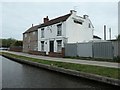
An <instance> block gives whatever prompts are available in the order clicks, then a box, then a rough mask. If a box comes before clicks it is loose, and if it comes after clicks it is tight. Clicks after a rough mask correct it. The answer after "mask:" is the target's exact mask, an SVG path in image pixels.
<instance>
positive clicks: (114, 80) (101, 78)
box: [2, 55, 120, 86]
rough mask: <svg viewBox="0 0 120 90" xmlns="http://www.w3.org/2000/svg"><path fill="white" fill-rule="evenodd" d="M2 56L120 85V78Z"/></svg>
mask: <svg viewBox="0 0 120 90" xmlns="http://www.w3.org/2000/svg"><path fill="white" fill-rule="evenodd" d="M2 56H4V57H6V58H8V59H11V60H13V61H17V62H20V63H24V64H28V65H32V66H35V67H40V68H44V69H48V70H52V71H56V72H60V73H64V74H69V75H72V76H77V77H82V78H86V79H90V80H95V81H99V82H103V83H107V84H111V85H116V86H120V80H118V79H113V78H109V77H103V76H100V75H95V74H90V73H84V72H79V71H75V70H70V69H64V68H60V67H56V66H53V65H46V64H41V63H37V62H32V61H28V60H23V59H16V58H14V57H9V56H7V55H2Z"/></svg>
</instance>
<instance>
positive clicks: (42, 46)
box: [41, 41, 44, 51]
mask: <svg viewBox="0 0 120 90" xmlns="http://www.w3.org/2000/svg"><path fill="white" fill-rule="evenodd" d="M41 51H44V41H41Z"/></svg>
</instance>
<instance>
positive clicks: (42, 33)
mask: <svg viewBox="0 0 120 90" xmlns="http://www.w3.org/2000/svg"><path fill="white" fill-rule="evenodd" d="M44 37H45V36H44V28H42V29H41V38H44Z"/></svg>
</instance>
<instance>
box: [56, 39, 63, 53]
mask: <svg viewBox="0 0 120 90" xmlns="http://www.w3.org/2000/svg"><path fill="white" fill-rule="evenodd" d="M61 49H62V40H57V52H61Z"/></svg>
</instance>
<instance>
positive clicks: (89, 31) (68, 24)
mask: <svg viewBox="0 0 120 90" xmlns="http://www.w3.org/2000/svg"><path fill="white" fill-rule="evenodd" d="M73 18H76V19H80V20H83V21H84V22H83V24H82V25H80V24H76V23H74V20H73ZM89 23H91V22H90V20H89V18H87V19H83V18H82V17H78V16H76V12H73V13H72V15H71V16H70V17H69V18H68V19H67V20H66V21H64V22H60V23H57V24H54V25H50V26H46V27H44V35H45V37H44V38H41V28H39V29H38V51H41V41H44V42H45V45H44V50H45V51H46V52H47V54H48V52H49V41H51V40H53V41H54V52H57V42H56V41H57V40H62V47H64V43H76V42H87V41H90V40H93V27H92V24H91V27H92V28H88V24H89ZM58 24H62V36H57V25H58Z"/></svg>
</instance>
